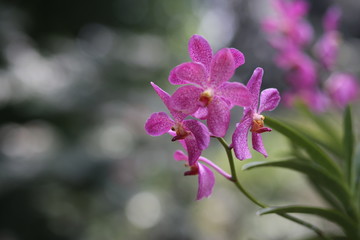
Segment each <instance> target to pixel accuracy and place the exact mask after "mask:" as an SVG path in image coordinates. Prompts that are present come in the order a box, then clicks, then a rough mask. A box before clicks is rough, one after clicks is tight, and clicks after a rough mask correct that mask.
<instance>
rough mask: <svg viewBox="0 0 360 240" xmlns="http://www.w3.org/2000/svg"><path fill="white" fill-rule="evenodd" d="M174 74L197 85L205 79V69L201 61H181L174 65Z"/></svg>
mask: <svg viewBox="0 0 360 240" xmlns="http://www.w3.org/2000/svg"><path fill="white" fill-rule="evenodd" d="M175 73H176V76H177V77H178V78H179V79H181V80H183V81H186V82H187V83H195V84H197V85H199V86H201V85H202V84H204V83H205V81H206V75H207V74H206V70H205V67H204V65H202V64H201V63H192V62H191V63H183V64H180V65H179V66H177V67H176V70H175Z"/></svg>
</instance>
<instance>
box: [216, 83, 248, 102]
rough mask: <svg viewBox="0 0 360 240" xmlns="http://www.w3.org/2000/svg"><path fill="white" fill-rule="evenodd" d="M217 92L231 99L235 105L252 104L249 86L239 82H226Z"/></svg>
mask: <svg viewBox="0 0 360 240" xmlns="http://www.w3.org/2000/svg"><path fill="white" fill-rule="evenodd" d="M216 93H217V94H218V95H220V96H222V97H223V98H225V99H227V100H228V101H230V102H231V103H232V104H233V105H238V106H242V107H247V106H249V105H250V104H251V94H250V92H249V90H248V89H247V87H245V86H244V85H243V84H241V83H238V82H225V83H223V84H222V85H221V87H220V88H218V89H217V90H216Z"/></svg>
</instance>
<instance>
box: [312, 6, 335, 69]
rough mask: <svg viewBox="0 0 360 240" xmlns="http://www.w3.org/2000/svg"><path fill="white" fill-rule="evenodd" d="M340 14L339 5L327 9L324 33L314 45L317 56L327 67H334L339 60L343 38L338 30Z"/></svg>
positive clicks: (324, 19)
mask: <svg viewBox="0 0 360 240" xmlns="http://www.w3.org/2000/svg"><path fill="white" fill-rule="evenodd" d="M340 16H341V11H340V9H339V8H337V7H331V8H329V9H328V10H327V12H326V14H325V16H324V18H323V28H324V34H323V36H322V37H321V38H320V39H319V40H318V42H317V43H316V44H315V47H314V51H315V54H316V56H317V57H318V59H319V61H320V62H321V64H322V65H323V66H324V67H325V68H326V69H332V67H333V66H334V65H335V63H336V60H337V56H338V51H339V45H340V40H341V37H340V34H339V32H338V31H337V27H338V25H339V20H340Z"/></svg>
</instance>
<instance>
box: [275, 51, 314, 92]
mask: <svg viewBox="0 0 360 240" xmlns="http://www.w3.org/2000/svg"><path fill="white" fill-rule="evenodd" d="M275 62H276V64H277V65H278V66H279V67H281V68H282V69H284V70H286V71H287V72H286V75H285V78H286V80H287V82H288V83H289V84H290V85H291V87H292V88H293V89H296V90H302V89H312V88H314V86H316V81H317V72H316V65H315V62H314V61H313V60H312V59H311V58H310V57H309V56H308V55H306V54H305V53H303V52H302V51H301V50H299V49H298V48H296V47H290V46H289V47H288V48H286V49H284V50H283V51H281V52H280V53H279V54H278V55H277V58H276V59H275Z"/></svg>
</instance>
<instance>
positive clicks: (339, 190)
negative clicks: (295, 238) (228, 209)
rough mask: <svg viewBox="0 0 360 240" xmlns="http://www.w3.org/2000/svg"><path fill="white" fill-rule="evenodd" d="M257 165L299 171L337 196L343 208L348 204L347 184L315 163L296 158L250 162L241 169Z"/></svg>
mask: <svg viewBox="0 0 360 240" xmlns="http://www.w3.org/2000/svg"><path fill="white" fill-rule="evenodd" d="M257 167H282V168H287V169H291V170H294V171H298V172H301V173H303V174H305V175H306V176H308V177H309V178H310V180H311V181H312V182H313V183H314V184H319V185H321V186H323V187H324V188H325V189H327V190H328V191H329V192H331V193H332V194H333V195H334V196H336V197H337V199H338V200H339V202H341V203H342V204H343V206H344V208H345V209H347V208H348V207H349V206H350V203H351V195H350V192H349V189H348V188H347V186H345V185H343V184H342V182H341V181H338V179H336V178H334V177H333V176H332V175H331V174H329V173H328V172H326V171H324V170H323V169H322V168H320V167H318V166H317V165H315V164H313V163H311V162H306V161H298V160H282V161H271V162H264V161H262V162H251V163H248V164H245V165H243V167H242V169H243V170H248V169H252V168H257Z"/></svg>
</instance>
